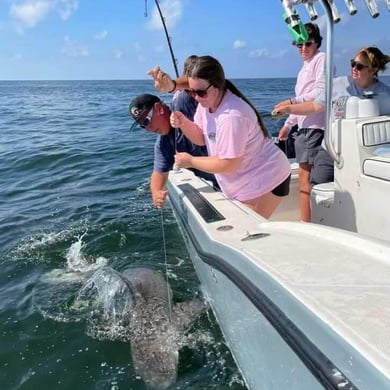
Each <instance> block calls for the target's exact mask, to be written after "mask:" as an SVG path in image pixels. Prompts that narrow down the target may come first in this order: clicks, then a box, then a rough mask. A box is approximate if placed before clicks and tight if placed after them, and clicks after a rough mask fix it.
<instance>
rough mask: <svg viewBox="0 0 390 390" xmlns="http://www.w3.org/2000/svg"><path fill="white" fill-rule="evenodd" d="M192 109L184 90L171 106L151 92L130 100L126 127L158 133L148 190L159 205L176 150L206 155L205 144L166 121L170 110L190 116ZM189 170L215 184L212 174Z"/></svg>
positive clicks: (189, 99)
mask: <svg viewBox="0 0 390 390" xmlns="http://www.w3.org/2000/svg"><path fill="white" fill-rule="evenodd" d="M195 109H196V101H195V100H194V99H193V98H192V97H191V96H189V95H188V94H187V93H186V92H185V91H182V92H181V93H180V94H178V95H177V96H176V97H175V99H173V101H172V103H171V107H170V106H168V105H167V104H166V103H164V102H163V101H162V100H160V98H159V97H157V96H155V95H151V94H142V95H138V96H137V97H136V98H135V99H133V100H132V101H131V102H130V105H129V111H130V115H131V116H132V117H133V119H134V120H135V122H134V123H133V125H132V126H131V128H130V130H132V129H134V128H135V127H137V126H138V127H142V128H144V129H146V130H147V131H151V132H154V133H156V134H158V137H157V140H156V143H155V146H154V167H153V172H152V175H151V177H150V191H151V193H152V199H153V204H154V205H155V206H156V207H162V205H163V204H164V201H165V198H166V195H167V191H166V190H165V184H166V182H167V179H168V173H169V171H170V170H171V169H172V168H173V165H174V155H175V153H176V151H177V152H187V153H190V154H192V155H193V156H207V149H206V147H205V146H198V145H194V144H192V143H191V142H190V141H189V140H188V139H187V138H186V137H185V136H184V134H183V133H182V132H181V131H180V129H174V128H173V127H171V124H170V121H169V117H170V115H171V111H181V112H182V113H183V114H184V115H186V116H187V117H188V118H189V119H191V120H192V118H193V115H194V112H195ZM193 171H194V173H195V175H197V176H200V177H202V178H204V179H205V180H208V181H211V182H212V184H213V185H214V186H215V187H217V188H218V184H217V181H216V179H215V177H214V175H212V174H211V173H207V172H203V171H199V170H196V169H193Z"/></svg>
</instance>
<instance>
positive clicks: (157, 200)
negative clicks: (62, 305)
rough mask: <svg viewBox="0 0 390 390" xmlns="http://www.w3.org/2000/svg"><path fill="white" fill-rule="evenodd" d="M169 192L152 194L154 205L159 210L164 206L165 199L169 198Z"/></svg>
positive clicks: (163, 191)
mask: <svg viewBox="0 0 390 390" xmlns="http://www.w3.org/2000/svg"><path fill="white" fill-rule="evenodd" d="M167 193H168V192H167V191H165V190H158V191H154V192H153V193H152V200H153V205H154V206H155V207H157V208H158V209H161V207H163V206H164V202H165V198H166V197H167Z"/></svg>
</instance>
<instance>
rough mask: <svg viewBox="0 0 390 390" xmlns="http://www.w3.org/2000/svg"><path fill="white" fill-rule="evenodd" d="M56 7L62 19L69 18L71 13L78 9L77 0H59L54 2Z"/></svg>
mask: <svg viewBox="0 0 390 390" xmlns="http://www.w3.org/2000/svg"><path fill="white" fill-rule="evenodd" d="M54 4H55V9H56V11H57V13H58V14H59V15H60V17H61V19H62V20H67V19H69V17H70V15H72V14H73V13H74V12H76V11H77V8H78V6H79V4H78V2H77V0H57V1H55V2H54Z"/></svg>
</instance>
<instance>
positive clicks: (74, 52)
mask: <svg viewBox="0 0 390 390" xmlns="http://www.w3.org/2000/svg"><path fill="white" fill-rule="evenodd" d="M64 42H65V44H64V47H63V48H62V53H63V54H65V55H66V56H68V57H88V56H89V49H88V46H86V45H83V44H82V43H80V42H78V41H72V40H71V39H70V38H69V37H68V36H65V38H64Z"/></svg>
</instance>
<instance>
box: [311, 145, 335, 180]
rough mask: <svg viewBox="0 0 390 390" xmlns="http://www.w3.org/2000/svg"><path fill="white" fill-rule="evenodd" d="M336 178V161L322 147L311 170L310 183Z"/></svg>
mask: <svg viewBox="0 0 390 390" xmlns="http://www.w3.org/2000/svg"><path fill="white" fill-rule="evenodd" d="M333 180H334V162H333V160H332V157H330V154H329V153H328V151H327V150H325V149H324V148H320V150H319V151H318V153H317V155H316V158H315V159H314V165H313V168H312V169H311V171H310V185H311V186H314V185H316V184H321V183H328V182H330V181H333Z"/></svg>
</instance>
